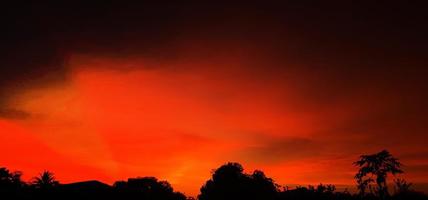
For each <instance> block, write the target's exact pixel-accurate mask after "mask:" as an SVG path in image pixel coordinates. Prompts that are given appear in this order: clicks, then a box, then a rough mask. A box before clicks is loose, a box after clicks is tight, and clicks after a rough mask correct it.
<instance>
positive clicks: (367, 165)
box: [354, 150, 403, 199]
mask: <svg viewBox="0 0 428 200" xmlns="http://www.w3.org/2000/svg"><path fill="white" fill-rule="evenodd" d="M354 165H356V166H358V167H359V168H360V169H359V170H358V172H357V174H356V175H355V179H356V180H357V183H358V189H359V190H360V193H361V194H362V195H364V192H365V189H366V188H367V187H368V186H369V185H370V183H371V182H376V184H377V188H376V189H377V193H378V195H379V197H380V198H381V199H385V197H386V196H388V195H389V193H388V186H387V183H386V179H387V175H388V174H392V175H394V176H395V175H396V174H401V173H403V170H401V163H400V162H399V161H398V159H397V158H395V157H393V156H392V155H391V153H389V152H388V151H387V150H383V151H381V152H379V153H376V154H371V155H362V156H360V159H359V160H358V161H356V162H354Z"/></svg>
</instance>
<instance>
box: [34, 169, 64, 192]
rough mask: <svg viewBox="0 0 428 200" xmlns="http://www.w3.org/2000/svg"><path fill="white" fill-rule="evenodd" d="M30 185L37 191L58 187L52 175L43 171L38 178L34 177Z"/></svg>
mask: <svg viewBox="0 0 428 200" xmlns="http://www.w3.org/2000/svg"><path fill="white" fill-rule="evenodd" d="M32 185H33V186H34V187H35V188H39V189H49V188H53V187H55V186H58V185H59V182H58V181H57V180H56V178H55V176H54V174H53V173H52V172H50V171H47V170H45V171H43V172H42V173H40V174H39V176H36V177H34V180H33V182H32Z"/></svg>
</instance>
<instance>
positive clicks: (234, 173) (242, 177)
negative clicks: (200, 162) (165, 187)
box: [198, 163, 278, 200]
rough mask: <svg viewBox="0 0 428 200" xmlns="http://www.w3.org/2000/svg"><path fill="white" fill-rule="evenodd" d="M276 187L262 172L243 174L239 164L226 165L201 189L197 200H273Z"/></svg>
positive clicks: (216, 171)
mask: <svg viewBox="0 0 428 200" xmlns="http://www.w3.org/2000/svg"><path fill="white" fill-rule="evenodd" d="M277 192H278V190H277V186H276V185H275V183H274V182H273V180H272V179H270V178H267V177H266V176H265V174H264V173H263V172H262V171H258V170H256V171H254V173H253V174H251V175H249V174H245V173H244V172H243V168H242V166H241V165H240V164H239V163H227V164H225V165H223V166H221V167H220V168H218V169H217V170H215V172H214V173H213V175H212V178H211V179H210V180H208V181H207V182H206V183H205V185H204V186H202V188H201V194H200V195H199V196H198V199H199V200H218V199H222V200H232V199H247V200H253V199H254V200H256V199H265V200H269V199H274V198H275V196H276V194H277Z"/></svg>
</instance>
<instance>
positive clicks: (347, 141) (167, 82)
mask: <svg viewBox="0 0 428 200" xmlns="http://www.w3.org/2000/svg"><path fill="white" fill-rule="evenodd" d="M210 59H212V60H210ZM213 60H215V61H216V62H213V63H212V62H211V61H213ZM253 60H254V59H253ZM154 65H156V66H158V67H153V66H154ZM251 65H252V64H251V63H249V62H247V59H245V58H244V57H242V56H241V57H240V56H233V57H224V56H223V55H219V56H216V57H215V58H208V59H207V60H205V59H194V60H191V62H189V60H187V59H177V60H174V61H165V62H159V61H154V60H150V59H141V58H133V57H127V58H109V57H102V56H101V57H100V56H98V57H97V56H93V55H72V56H71V57H70V59H69V62H68V67H69V69H70V73H69V75H68V81H66V82H63V83H58V84H52V85H48V86H43V87H31V88H29V89H26V90H24V91H23V92H21V93H20V94H17V95H15V96H13V97H11V98H10V102H11V103H10V104H12V105H13V106H14V107H15V108H19V110H22V111H24V112H26V113H30V115H31V117H27V118H23V119H2V120H1V121H0V122H1V123H0V124H1V127H2V132H3V134H0V135H1V137H2V141H7V142H6V143H5V145H2V146H0V150H1V151H2V152H11V153H7V154H6V156H3V157H2V160H1V161H2V164H5V165H7V166H8V167H9V168H11V169H16V170H18V169H19V170H23V171H24V172H25V177H26V178H30V176H33V175H35V174H37V173H38V172H40V171H41V170H43V169H49V170H52V171H54V172H55V173H56V175H57V177H58V179H59V180H61V181H63V182H71V181H79V180H85V179H99V180H102V181H105V182H107V183H112V182H113V181H115V180H119V179H126V178H127V177H135V176H156V177H158V178H159V179H165V180H168V181H169V182H171V183H172V185H173V186H174V188H175V189H177V190H179V191H183V192H185V193H187V194H191V195H195V194H197V192H198V189H199V187H200V186H201V185H202V184H203V183H204V181H206V180H207V179H208V178H209V177H210V172H211V170H212V169H214V168H216V167H218V166H220V165H221V164H224V163H226V162H228V161H237V162H240V163H242V164H243V165H244V166H245V168H246V169H247V170H248V171H251V170H254V169H262V170H264V171H265V172H266V173H267V174H268V175H269V176H271V177H273V178H274V180H276V181H277V182H278V183H280V184H317V183H319V182H323V183H334V184H349V185H352V184H353V175H354V173H355V171H356V169H355V168H354V167H353V166H352V162H353V161H354V160H355V159H356V158H357V157H358V155H360V154H363V153H373V152H376V151H379V150H381V149H383V148H386V149H389V150H390V151H392V153H393V154H394V155H396V156H398V157H399V158H402V162H404V163H405V164H406V167H407V166H408V170H406V171H407V172H408V173H407V174H406V177H408V179H409V180H410V181H412V182H424V181H426V180H427V178H428V174H427V173H426V171H422V169H424V168H425V166H427V165H428V159H426V156H425V155H426V154H424V155H423V156H421V155H420V154H421V153H420V152H427V151H428V149H427V148H426V147H424V145H423V137H424V135H423V134H414V135H407V134H406V132H405V131H406V130H412V131H420V132H423V131H425V130H424V129H423V128H422V127H421V126H420V124H419V123H418V122H417V121H416V122H413V121H405V122H402V124H396V119H395V118H390V117H389V116H388V115H389V113H393V114H394V113H395V112H396V111H394V109H395V108H396V107H397V106H400V105H401V103H402V102H400V101H401V98H394V97H395V96H394V95H396V94H394V91H388V90H381V89H382V88H379V87H381V86H376V87H358V88H357V89H355V90H353V91H352V92H348V91H340V88H341V86H334V87H337V88H336V89H335V90H334V92H330V91H327V90H326V92H328V93H329V94H328V95H335V96H334V97H330V96H324V94H317V91H316V90H317V88H318V89H319V88H320V89H323V87H325V86H323V85H321V84H323V81H321V80H320V77H323V78H326V77H327V78H328V76H329V74H325V73H324V74H318V73H322V71H311V72H308V71H304V68H296V67H292V66H291V67H290V70H288V71H281V74H274V73H269V76H263V75H262V74H260V72H259V71H258V70H257V68H252V66H251ZM117 66H122V67H124V68H129V70H120V71H119V70H116V67H117ZM137 66H138V67H137ZM197 66H203V67H197ZM299 70H300V71H299ZM329 87H330V88H331V87H333V86H329ZM309 88H310V89H309ZM324 90H325V88H324ZM406 118H407V117H406ZM403 125H405V126H407V127H406V128H404V129H403V128H402V126H403ZM379 137H381V139H378V138H379Z"/></svg>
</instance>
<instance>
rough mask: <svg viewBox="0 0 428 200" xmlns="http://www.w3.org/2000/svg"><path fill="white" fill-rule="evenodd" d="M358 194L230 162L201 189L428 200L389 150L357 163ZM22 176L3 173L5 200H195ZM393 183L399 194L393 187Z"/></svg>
mask: <svg viewBox="0 0 428 200" xmlns="http://www.w3.org/2000/svg"><path fill="white" fill-rule="evenodd" d="M354 165H355V166H357V167H359V170H358V172H357V174H356V175H355V179H356V183H357V186H356V187H357V189H358V193H354V194H351V193H350V192H348V191H347V190H345V191H343V192H338V191H336V187H335V186H334V185H323V184H320V185H318V186H308V187H301V186H298V187H296V188H295V189H289V187H287V186H280V185H278V184H276V183H275V182H274V181H273V180H272V179H271V178H269V177H267V176H266V175H265V174H264V172H262V171H260V170H255V171H254V172H253V173H251V174H247V173H245V172H244V169H243V167H242V166H241V165H240V164H239V163H227V164H225V165H223V166H221V167H219V168H218V169H216V170H215V171H214V172H213V174H212V178H211V179H210V180H208V181H207V182H206V183H205V184H204V185H203V186H202V187H201V189H200V194H199V195H198V197H197V199H199V200H386V199H388V200H428V197H427V196H426V195H425V194H423V193H421V192H417V191H414V190H413V189H412V188H411V185H412V184H411V183H408V182H406V181H405V180H404V179H401V178H396V175H398V174H402V173H404V172H403V170H402V169H401V166H402V164H401V163H400V162H399V160H398V159H397V158H395V157H393V156H392V155H391V154H390V153H389V152H388V151H386V150H384V151H381V152H379V153H376V154H372V155H362V156H360V158H359V160H358V161H356V162H355V163H354ZM21 176H22V173H21V172H18V171H16V172H11V171H9V170H8V169H7V168H0V199H123V200H127V199H142V200H186V199H187V200H190V199H194V198H193V197H186V196H185V195H184V194H183V193H180V192H176V191H174V190H173V188H172V187H171V185H170V184H169V183H168V182H167V181H159V180H157V179H156V178H155V177H138V178H129V179H128V180H127V181H117V182H115V183H114V184H113V185H112V186H110V185H107V184H105V183H102V182H99V181H96V180H93V181H83V182H76V183H70V184H61V183H60V182H59V181H57V180H56V178H55V176H54V174H53V173H52V172H50V171H44V172H42V173H40V174H39V175H38V176H36V177H34V178H33V179H32V180H31V181H30V182H24V181H22V180H21ZM388 178H393V179H392V180H393V182H394V187H393V188H394V189H393V190H391V189H390V188H389V187H388V186H390V185H388V183H387V180H388Z"/></svg>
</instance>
